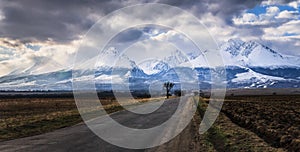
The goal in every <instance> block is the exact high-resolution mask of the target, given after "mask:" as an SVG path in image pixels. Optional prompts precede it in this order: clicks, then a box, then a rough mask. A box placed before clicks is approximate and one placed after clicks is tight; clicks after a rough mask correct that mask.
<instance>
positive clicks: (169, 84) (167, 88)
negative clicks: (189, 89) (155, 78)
mask: <svg viewBox="0 0 300 152" xmlns="http://www.w3.org/2000/svg"><path fill="white" fill-rule="evenodd" d="M174 85H175V84H174V83H172V82H165V83H164V88H166V91H167V94H166V96H167V98H169V96H170V91H171V89H172V88H173V87H174Z"/></svg>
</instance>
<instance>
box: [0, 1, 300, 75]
mask: <svg viewBox="0 0 300 152" xmlns="http://www.w3.org/2000/svg"><path fill="white" fill-rule="evenodd" d="M140 3H163V4H169V5H173V6H177V7H179V8H182V9H184V10H186V11H188V12H190V13H193V15H195V16H196V17H198V18H199V20H200V21H201V22H202V23H203V24H204V25H205V26H206V27H207V30H208V31H209V32H210V33H211V34H212V36H213V37H215V39H216V41H217V43H218V44H221V43H222V42H224V41H227V40H228V39H230V38H241V39H243V40H256V41H259V42H261V43H264V44H267V45H268V46H270V47H271V48H273V49H278V50H277V51H281V53H287V54H292V55H300V53H299V52H300V51H299V47H300V41H299V40H300V39H299V37H300V32H299V30H298V29H299V18H300V17H299V6H300V5H299V4H300V0H294V1H291V0H265V1H260V0H247V1H242V0H226V1H220V0H201V1H194V0H142V1H139V0H116V1H111V0H99V1H84V0H73V1H60V0H38V1H36V0H26V1H24V0H14V1H11V0H2V1H0V68H1V73H0V76H1V75H5V74H8V73H14V72H16V71H26V69H28V68H35V69H36V70H34V71H36V72H37V73H38V72H42V71H44V70H46V69H50V70H49V71H51V69H52V70H55V69H61V68H62V67H69V66H71V63H72V58H73V57H74V54H75V51H76V48H77V47H78V45H79V41H80V39H81V38H82V37H83V36H84V35H85V34H86V32H87V31H88V30H89V29H90V28H91V27H92V25H94V24H95V23H96V22H97V21H98V20H99V19H101V18H102V17H103V16H105V15H107V14H109V13H111V12H112V11H115V10H117V9H119V8H123V7H126V6H130V5H134V4H140ZM283 6H284V7H283ZM257 8H258V9H259V10H256V9H257ZM286 8H288V9H286ZM152 11H153V10H152ZM152 11H151V10H143V11H141V12H130V13H129V14H127V15H128V16H131V15H133V13H135V15H139V16H140V17H142V18H144V19H148V14H149V13H151V12H152ZM166 12H167V11H164V10H160V12H157V13H158V14H161V16H168V18H167V19H165V20H163V21H162V22H163V23H172V24H174V25H179V24H178V23H179V22H180V23H184V22H185V16H180V15H177V14H176V17H175V15H174V14H164V13H166ZM153 20H158V19H157V18H154V19H153ZM138 22H139V21H138V20H137V19H135V18H130V19H128V18H125V17H120V18H115V19H112V20H110V21H109V22H107V23H106V25H109V26H110V27H111V28H118V27H126V25H128V24H129V23H138ZM178 28H183V27H180V26H179V27H178ZM185 28H188V29H190V30H192V31H193V33H192V34H194V35H195V36H197V35H198V37H199V39H200V38H201V35H203V33H204V32H203V31H198V30H197V27H193V26H192V25H189V26H187V27H185ZM147 30H150V31H147ZM151 30H152V31H151ZM103 38H105V37H102V36H99V39H103ZM138 39H142V40H146V39H149V40H153V41H155V42H161V41H163V40H171V41H173V42H175V43H176V42H178V43H180V44H181V45H182V46H183V47H186V48H187V49H192V48H189V46H190V45H189V44H188V43H185V42H187V41H186V39H185V38H183V37H182V36H181V35H179V34H178V33H176V32H174V31H172V30H165V31H158V30H155V29H153V28H148V29H147V28H144V29H139V28H136V29H133V30H129V31H126V32H124V33H122V34H121V35H119V36H118V37H117V39H116V44H118V45H122V43H129V42H132V41H135V40H138ZM86 43H91V44H92V43H94V42H93V40H91V41H90V42H86ZM142 45H143V43H141V44H139V46H138V47H136V48H149V49H151V48H150V47H149V46H146V44H144V45H145V46H144V47H143V46H142ZM87 46H88V44H87ZM87 49H88V48H87ZM84 55H86V56H88V53H86V54H84ZM45 62H46V63H48V65H49V66H46V67H39V66H38V65H42V64H45Z"/></svg>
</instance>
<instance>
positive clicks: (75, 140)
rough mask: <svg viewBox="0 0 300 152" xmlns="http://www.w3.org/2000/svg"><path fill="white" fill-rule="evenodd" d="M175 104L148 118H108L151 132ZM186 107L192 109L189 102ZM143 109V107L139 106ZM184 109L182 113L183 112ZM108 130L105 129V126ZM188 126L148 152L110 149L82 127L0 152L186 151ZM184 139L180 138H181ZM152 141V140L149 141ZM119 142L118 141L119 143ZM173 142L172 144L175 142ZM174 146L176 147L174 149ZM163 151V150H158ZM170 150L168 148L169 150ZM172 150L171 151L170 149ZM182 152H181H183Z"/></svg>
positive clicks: (13, 143)
mask: <svg viewBox="0 0 300 152" xmlns="http://www.w3.org/2000/svg"><path fill="white" fill-rule="evenodd" d="M185 100H187V101H188V98H187V97H185ZM187 103H189V102H187ZM178 105H180V104H179V99H178V98H177V99H171V100H168V101H166V102H164V104H163V105H162V106H161V107H160V108H159V109H157V110H156V111H155V112H154V113H152V114H149V115H147V114H146V115H138V114H135V113H131V112H128V111H120V112H116V113H113V114H112V115H110V117H111V118H113V119H114V120H116V121H117V122H119V123H120V124H122V125H125V126H127V127H133V128H138V129H143V128H151V127H154V126H156V125H159V124H161V123H163V122H165V121H166V120H168V119H169V118H170V116H172V115H173V114H174V112H175V111H176V110H177V107H178ZM189 105H192V106H194V105H193V103H192V102H190V103H189ZM141 106H143V105H141ZM186 110H187V109H185V111H186ZM181 113H184V112H183V111H182V112H181ZM91 122H92V123H91V124H98V125H106V124H105V123H103V120H102V117H101V116H100V117H99V118H96V119H93V120H91ZM177 124H178V123H176V124H173V125H172V127H171V128H168V129H163V130H161V131H159V132H157V133H156V134H155V135H153V136H155V137H154V138H155V139H154V138H153V136H152V137H149V139H143V140H149V141H147V142H152V141H153V142H154V141H156V140H158V141H159V140H161V139H162V138H164V136H165V135H166V134H167V133H168V132H170V130H171V131H172V130H173V129H174V130H175V129H176V126H177ZM108 127H109V126H108ZM190 128H191V124H189V125H188V126H187V127H186V128H185V129H184V131H183V132H182V133H181V134H180V135H179V136H177V137H176V138H174V139H173V141H170V142H167V143H165V144H164V145H161V146H158V147H154V148H149V149H137V150H133V149H126V148H121V147H117V146H115V145H112V144H110V143H108V142H106V141H104V140H103V139H101V138H99V137H98V136H97V135H95V134H94V133H93V132H92V131H91V130H90V129H89V128H88V127H87V126H86V124H84V123H81V124H78V125H75V126H72V127H67V128H62V129H59V130H56V131H53V132H50V133H45V134H42V135H37V136H32V137H26V138H21V139H16V140H10V141H5V142H1V143H0V151H1V152H6V151H7V152H11V151H22V152H24V151H42V152H48V151H49V152H50V151H51V152H53V151H58V152H59V151H72V152H79V151H80V152H85V151H103V152H104V151H105V152H117V151H169V150H172V149H173V148H174V147H175V148H174V149H173V151H174V150H178V151H179V149H178V148H177V149H176V147H178V146H179V145H180V147H181V150H182V149H186V147H188V146H189V143H190V142H189V140H192V137H191V136H190V135H193V134H194V133H192V131H191V130H190ZM181 136H184V137H181ZM153 139H154V140H153ZM120 140H122V139H120ZM175 140H176V141H175ZM175 144H176V145H175ZM162 147H163V148H162ZM170 147H171V148H170ZM172 147H173V148H172ZM184 151H185V150H184Z"/></svg>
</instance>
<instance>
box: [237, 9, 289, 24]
mask: <svg viewBox="0 0 300 152" xmlns="http://www.w3.org/2000/svg"><path fill="white" fill-rule="evenodd" d="M280 13H281V12H280V10H279V8H278V7H276V6H270V7H267V8H266V13H265V14H260V15H258V16H257V15H255V14H253V13H244V14H242V16H241V17H234V18H233V19H232V20H233V23H234V24H235V25H269V24H273V23H275V22H280V20H279V19H281V18H278V15H279V14H280ZM289 13H290V12H289ZM283 15H286V13H285V14H281V17H282V16H283ZM276 19H277V20H276Z"/></svg>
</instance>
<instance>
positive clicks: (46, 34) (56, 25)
mask: <svg viewBox="0 0 300 152" xmlns="http://www.w3.org/2000/svg"><path fill="white" fill-rule="evenodd" d="M0 4H1V5H0V10H1V11H2V14H3V15H4V16H5V19H3V20H2V21H0V34H1V37H9V38H13V39H21V40H22V41H32V40H39V41H40V40H41V41H43V40H48V39H52V40H54V41H58V42H68V41H71V40H74V39H76V38H78V35H79V34H84V33H85V32H86V30H88V29H89V28H90V27H91V26H92V25H93V24H94V22H95V21H94V20H92V19H91V18H89V17H88V15H90V14H100V15H101V14H107V13H109V12H111V11H113V10H116V9H118V8H121V7H123V5H122V3H120V2H119V1H108V0H107V1H103V0H101V1H83V0H72V1H60V0H50V1H49V0H37V1H36V0H19V1H8V0H7V1H1V3H0ZM100 15H99V16H100Z"/></svg>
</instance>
